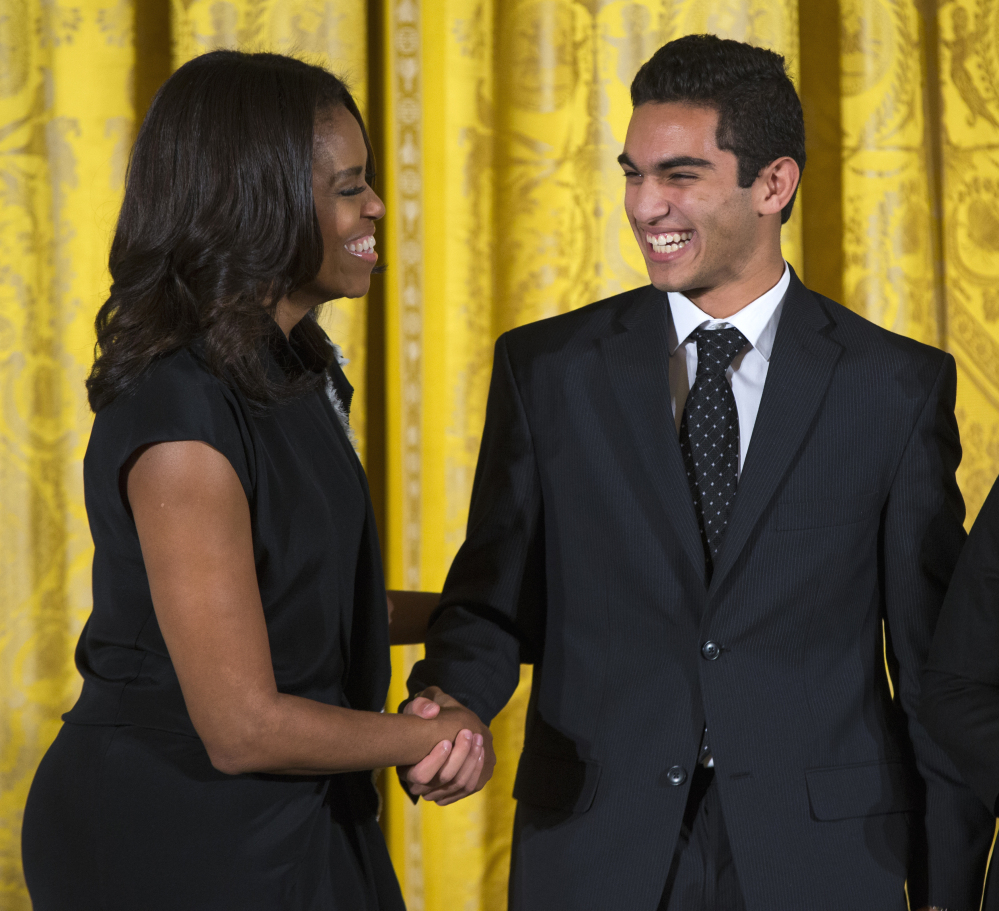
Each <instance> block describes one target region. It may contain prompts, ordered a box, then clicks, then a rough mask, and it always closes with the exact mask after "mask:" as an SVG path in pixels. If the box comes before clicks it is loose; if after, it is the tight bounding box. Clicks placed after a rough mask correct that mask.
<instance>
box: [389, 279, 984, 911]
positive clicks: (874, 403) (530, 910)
mask: <svg viewBox="0 0 999 911" xmlns="http://www.w3.org/2000/svg"><path fill="white" fill-rule="evenodd" d="M667 307H668V304H667V299H666V296H665V295H664V294H662V293H660V292H657V291H656V290H655V289H653V288H648V287H646V288H642V289H638V290H636V291H630V292H626V293H624V294H621V295H618V296H616V297H613V298H610V299H608V300H605V301H601V302H599V303H597V304H593V305H591V306H589V307H585V308H583V309H581V310H577V311H574V312H572V313H567V314H564V315H562V316H557V317H554V318H552V319H549V320H544V321H541V322H538V323H534V324H533V325H529V326H523V327H520V328H518V329H514V330H513V331H511V332H508V333H506V334H505V335H503V336H502V337H501V338H500V339H499V341H498V343H497V345H496V354H495V361H494V365H493V379H492V386H491V389H490V393H489V400H488V406H487V413H486V424H485V430H484V434H483V439H482V449H481V452H480V456H479V464H478V468H477V471H476V477H475V483H474V488H473V493H472V500H471V508H470V513H469V521H468V536H467V538H466V541H465V543H464V544H463V546H462V548H461V550H460V551H459V553H458V555H457V557H456V558H455V561H454V563H453V565H452V567H451V572H450V574H449V576H448V579H447V582H446V584H445V587H444V593H443V597H442V600H441V604H440V607H439V608H438V610H437V611H436V613H435V615H434V616H433V617H432V624H431V627H430V631H429V634H428V638H427V656H426V658H425V660H423V661H421V662H419V663H418V664H416V666H415V667H414V668H413V673H412V676H411V678H410V681H409V686H410V691H411V692H417V691H419V690H421V689H423V688H424V687H426V686H430V685H437V686H439V687H441V688H442V689H443V690H444V691H445V692H447V693H449V694H451V695H452V696H454V697H455V698H456V699H458V700H459V701H461V702H462V703H464V704H465V705H467V706H469V707H470V708H471V709H472V710H473V711H475V712H476V713H477V714H478V715H479V717H480V718H482V719H483V720H485V721H489V720H491V719H492V718H493V717H494V716H495V715H496V713H497V712H498V711H499V709H500V708H501V707H502V706H503V705H504V703H505V702H506V701H507V699H508V698H509V697H510V695H511V694H512V693H513V691H514V689H515V687H516V685H517V682H518V680H519V670H520V668H519V665H520V663H521V661H524V662H530V663H533V664H534V679H533V687H532V693H531V699H530V703H529V707H528V717H527V722H526V730H525V740H524V751H523V754H522V756H521V760H520V766H519V769H518V772H517V778H516V784H515V787H514V796H515V797H516V798H517V799H518V808H517V825H516V828H515V832H514V841H513V847H512V856H513V860H512V869H511V882H510V898H511V909H512V911H535V909H538V911H540V909H544V911H547V909H550V908H554V907H560V908H572V909H573V911H589V909H592V911H603V909H607V908H629V909H634V911H643V909H644V911H654V909H655V908H656V907H657V904H658V902H659V900H660V897H661V895H662V892H663V888H664V885H665V883H666V878H667V874H668V869H669V865H670V862H671V859H672V857H673V856H674V851H675V848H676V844H677V840H678V834H679V832H680V827H681V824H682V819H683V813H684V808H685V806H686V802H687V792H688V790H689V788H690V783H691V779H692V772H693V770H694V764H695V763H696V761H697V756H698V748H699V746H700V743H701V738H702V735H703V732H704V728H705V723H706V724H707V729H708V732H709V735H710V741H711V753H712V756H713V758H714V762H715V770H716V777H715V786H716V787H717V792H718V800H719V802H720V806H721V807H722V808H723V809H724V820H725V829H726V831H727V835H728V839H729V841H730V843H731V851H732V856H733V858H734V861H735V867H736V870H737V873H738V882H739V884H740V886H741V891H742V895H743V897H744V900H745V905H746V908H747V909H749V911H801V909H803V908H808V909H810V911H826V909H828V911H833V909H835V911H839V909H841V908H851V909H854V911H902V909H904V908H905V907H906V898H905V891H904V884H905V882H906V880H907V879H908V888H909V895H910V897H911V899H912V906H913V907H914V908H915V907H920V906H922V905H925V904H929V903H932V904H936V905H939V906H941V907H946V908H949V909H953V911H971V909H972V908H975V907H977V903H978V896H979V894H980V887H981V877H982V875H983V870H984V866H985V859H986V856H987V854H988V850H989V844H990V840H991V836H992V820H991V818H990V816H989V814H988V813H987V812H986V811H985V810H984V808H981V807H980V806H979V804H978V801H977V800H976V798H975V797H974V795H973V794H972V793H971V792H970V791H969V790H968V788H967V787H966V786H965V785H964V784H963V783H962V782H961V781H960V778H959V776H958V775H957V771H956V769H954V767H953V765H952V763H951V761H950V760H949V759H948V758H947V756H946V755H945V754H944V752H943V750H941V749H940V748H939V747H938V746H937V745H936V744H935V743H933V742H932V741H931V740H930V738H929V736H928V735H927V734H926V732H925V730H924V729H923V727H922V726H921V725H920V724H919V723H918V721H917V720H916V718H915V711H916V706H917V704H918V701H919V672H920V669H921V667H922V664H923V662H924V661H925V659H926V654H927V652H928V650H929V643H930V637H931V634H932V631H933V628H934V626H935V623H936V617H937V612H938V610H939V606H940V603H941V602H942V600H943V596H944V590H945V588H946V584H947V581H948V580H949V578H950V574H951V571H952V569H953V566H954V563H955V562H956V560H957V556H958V553H959V551H960V548H961V545H962V544H963V542H964V537H965V536H964V531H963V528H962V524H961V523H962V519H963V514H964V510H963V503H962V500H961V494H960V491H959V489H958V486H957V483H956V480H955V476H954V472H955V469H956V467H957V464H958V460H959V458H960V443H959V439H958V432H957V424H956V421H955V418H954V393H955V380H956V371H955V365H954V360H953V358H951V357H950V356H949V355H947V354H944V353H943V352H941V351H938V350H936V349H934V348H930V347H927V346H925V345H921V344H919V343H918V342H915V341H912V340H911V339H907V338H902V337H900V336H897V335H894V334H892V333H890V332H887V331H885V330H883V329H880V328H878V327H877V326H874V325H872V324H871V323H869V322H867V321H866V320H864V319H862V318H860V317H859V316H857V315H856V314H854V313H851V312H850V311H848V310H846V309H845V308H843V307H841V306H839V305H837V304H835V303H834V302H832V301H830V300H828V299H826V298H823V297H821V296H820V295H818V294H814V293H813V292H811V291H809V290H808V289H806V288H805V287H804V286H803V285H802V284H801V282H800V281H799V280H798V279H797V277H796V276H794V275H793V274H792V277H791V284H790V287H789V289H788V292H787V296H786V298H785V301H784V305H783V310H782V314H781V318H780V323H779V326H778V329H777V335H776V338H775V342H774V348H773V352H772V356H771V360H770V365H769V369H768V374H767V380H766V386H765V389H764V392H763V397H762V401H761V404H760V410H759V415H758V417H757V420H756V423H755V426H754V430H753V438H752V444H751V446H750V447H749V451H748V455H747V458H746V460H745V462H744V465H743V469H742V474H741V477H740V480H739V491H738V495H737V497H736V499H735V503H734V504H733V506H732V512H731V515H730V517H729V523H728V529H727V531H726V533H725V537H724V540H723V541H722V544H721V549H720V551H719V554H718V558H717V560H716V561H715V564H714V573H713V576H712V578H711V581H710V585H707V584H706V582H705V561H704V549H703V545H702V542H701V536H700V532H699V529H698V524H697V518H696V514H695V512H694V508H693V505H692V501H691V496H690V488H689V485H688V483H687V477H686V472H685V471H684V465H683V459H682V456H681V452H680V446H679V442H678V439H677V435H676V432H675V424H674V422H673V418H672V415H671V414H670V390H669V367H668V361H669V355H668V311H667ZM882 623H884V628H885V629H886V631H887V637H888V642H887V655H888V659H889V662H890V663H891V665H892V667H893V673H894V675H895V676H894V679H895V682H896V690H895V692H896V695H895V697H894V698H893V697H892V695H891V691H890V689H889V685H888V680H887V678H886V675H885V665H884V658H883V651H882V628H883V627H882Z"/></svg>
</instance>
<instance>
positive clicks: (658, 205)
mask: <svg viewBox="0 0 999 911" xmlns="http://www.w3.org/2000/svg"><path fill="white" fill-rule="evenodd" d="M670 207H671V203H670V198H669V193H668V192H665V191H664V190H663V188H662V187H657V186H656V184H655V182H654V181H649V180H646V181H643V182H642V184H641V186H639V187H636V188H635V191H634V196H633V197H632V207H631V213H632V216H633V217H634V219H635V221H640V222H644V223H645V224H654V223H655V222H656V221H657V220H659V219H661V218H665V217H666V216H668V215H669V214H670Z"/></svg>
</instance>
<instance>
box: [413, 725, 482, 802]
mask: <svg viewBox="0 0 999 911" xmlns="http://www.w3.org/2000/svg"><path fill="white" fill-rule="evenodd" d="M476 739H479V738H478V737H477V738H476ZM483 758H484V752H483V748H482V744H481V743H476V744H474V745H473V747H472V749H470V750H469V752H468V757H467V758H466V759H465V761H464V762H463V763H462V765H461V768H460V769H459V770H458V772H457V774H455V776H454V778H453V779H452V780H451V781H450V782H448V783H446V784H442V786H440V787H438V788H434V789H430V790H428V791H427V793H426V794H424V795H423V798H424V799H425V800H432V801H436V802H438V803H439V802H440V801H441V800H442V799H446V798H451V797H454V798H455V799H459V798H462V797H467V796H468V795H469V794H471V793H473V792H474V790H475V785H476V783H477V782H478V780H479V775H480V773H481V772H482V767H483Z"/></svg>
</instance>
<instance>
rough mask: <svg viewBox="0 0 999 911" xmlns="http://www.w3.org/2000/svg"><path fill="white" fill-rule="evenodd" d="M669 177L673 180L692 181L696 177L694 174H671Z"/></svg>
mask: <svg viewBox="0 0 999 911" xmlns="http://www.w3.org/2000/svg"><path fill="white" fill-rule="evenodd" d="M670 176H671V177H672V178H673V180H694V179H695V178H696V177H697V175H696V174H671V175H670Z"/></svg>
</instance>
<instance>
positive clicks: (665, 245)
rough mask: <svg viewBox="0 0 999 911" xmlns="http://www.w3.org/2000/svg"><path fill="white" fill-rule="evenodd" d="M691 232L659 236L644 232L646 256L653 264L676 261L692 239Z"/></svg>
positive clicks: (673, 232) (666, 233) (668, 233)
mask: <svg viewBox="0 0 999 911" xmlns="http://www.w3.org/2000/svg"><path fill="white" fill-rule="evenodd" d="M694 233H695V232H693V231H668V232H664V233H661V234H650V233H648V232H646V234H645V243H646V245H647V247H646V251H645V253H646V256H648V258H649V259H650V260H652V261H653V262H657V263H663V262H672V261H673V260H675V259H678V258H679V256H680V255H681V254H682V253H683V251H684V250H685V249H686V248H687V247H688V246H689V245H690V242H691V241H692V240H693V238H694Z"/></svg>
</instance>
